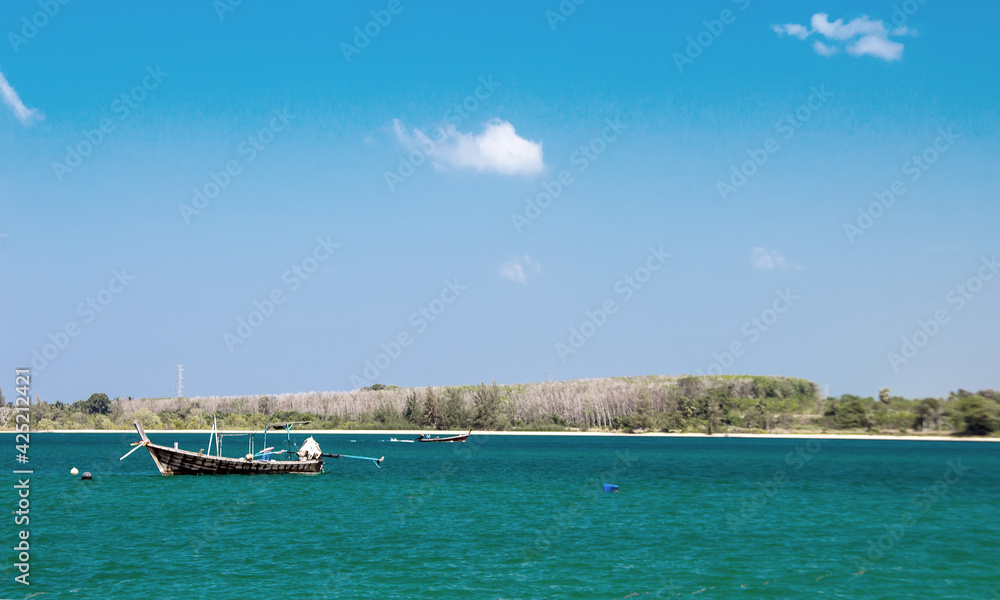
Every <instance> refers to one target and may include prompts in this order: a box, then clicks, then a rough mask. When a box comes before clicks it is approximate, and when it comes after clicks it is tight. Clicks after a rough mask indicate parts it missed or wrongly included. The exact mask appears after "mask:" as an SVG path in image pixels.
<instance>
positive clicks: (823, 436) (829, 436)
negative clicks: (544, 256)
mask: <svg viewBox="0 0 1000 600" xmlns="http://www.w3.org/2000/svg"><path fill="white" fill-rule="evenodd" d="M466 431H468V430H463V431H458V432H451V431H428V430H420V429H302V430H294V431H293V433H295V434H301V435H386V436H389V437H404V436H405V437H409V436H417V435H421V434H430V435H434V436H447V435H456V434H461V433H465V432H466ZM14 433H16V432H15V431H13V430H11V431H6V430H4V431H0V435H2V434H11V435H13V434H14ZM31 433H32V434H35V435H39V434H46V433H132V434H134V433H135V430H134V429H52V430H47V431H32V432H31ZM146 433H155V434H166V433H182V434H205V433H211V430H210V429H149V430H146ZM219 433H226V434H232V433H236V434H240V433H244V434H245V433H247V431H245V430H237V429H220V430H219ZM254 433H261V432H259V431H258V432H254ZM472 434H473V435H500V436H525V435H541V436H553V437H560V436H562V437H574V436H583V437H615V436H618V437H628V438H671V437H677V438H714V439H720V438H765V439H791V440H795V439H817V440H879V441H888V440H902V441H928V442H1000V437H972V436H946V435H913V434H909V435H886V434H871V435H868V434H863V433H844V434H837V433H716V434H713V435H708V434H707V433H662V432H649V433H621V432H614V431H473V432H472Z"/></svg>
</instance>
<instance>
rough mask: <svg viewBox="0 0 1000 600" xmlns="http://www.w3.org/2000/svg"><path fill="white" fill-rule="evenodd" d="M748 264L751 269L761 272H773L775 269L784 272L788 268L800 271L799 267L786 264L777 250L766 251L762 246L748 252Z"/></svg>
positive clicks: (785, 260) (786, 261)
mask: <svg viewBox="0 0 1000 600" xmlns="http://www.w3.org/2000/svg"><path fill="white" fill-rule="evenodd" d="M750 263H751V264H753V268H755V269H759V270H761V271H773V270H775V269H779V270H784V269H788V268H790V267H791V268H794V269H801V268H802V267H801V266H799V265H795V264H792V263H790V262H788V259H786V258H785V257H784V256H782V254H781V253H780V252H778V251H777V250H768V249H766V248H764V247H762V246H757V247H755V248H754V249H753V250H751V251H750Z"/></svg>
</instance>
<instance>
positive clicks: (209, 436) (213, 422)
mask: <svg viewBox="0 0 1000 600" xmlns="http://www.w3.org/2000/svg"><path fill="white" fill-rule="evenodd" d="M212 440H216V446H218V439H217V438H216V437H215V418H214V417H213V418H212V431H211V433H209V434H208V450H206V451H205V454H207V455H209V456H211V455H212ZM215 452H216V454H218V452H219V449H218V448H216V449H215Z"/></svg>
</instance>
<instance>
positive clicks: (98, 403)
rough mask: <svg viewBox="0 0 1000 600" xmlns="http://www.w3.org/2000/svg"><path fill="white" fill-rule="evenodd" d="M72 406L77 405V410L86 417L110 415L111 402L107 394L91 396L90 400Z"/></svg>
mask: <svg viewBox="0 0 1000 600" xmlns="http://www.w3.org/2000/svg"><path fill="white" fill-rule="evenodd" d="M74 404H79V410H82V411H83V412H85V413H86V414H88V415H107V414H109V413H111V400H110V399H108V395H107V394H91V395H90V398H87V399H86V400H83V401H80V402H76V403H74Z"/></svg>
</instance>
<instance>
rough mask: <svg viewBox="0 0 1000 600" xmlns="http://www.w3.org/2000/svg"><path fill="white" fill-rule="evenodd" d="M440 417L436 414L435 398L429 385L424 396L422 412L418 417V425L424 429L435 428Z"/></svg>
mask: <svg viewBox="0 0 1000 600" xmlns="http://www.w3.org/2000/svg"><path fill="white" fill-rule="evenodd" d="M440 420H441V416H440V415H439V414H438V407H437V396H436V395H435V394H434V390H433V388H431V386H430V384H428V385H427V393H426V394H425V395H424V412H423V414H422V415H421V416H420V424H421V425H423V426H424V427H437V425H438V422H440Z"/></svg>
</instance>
